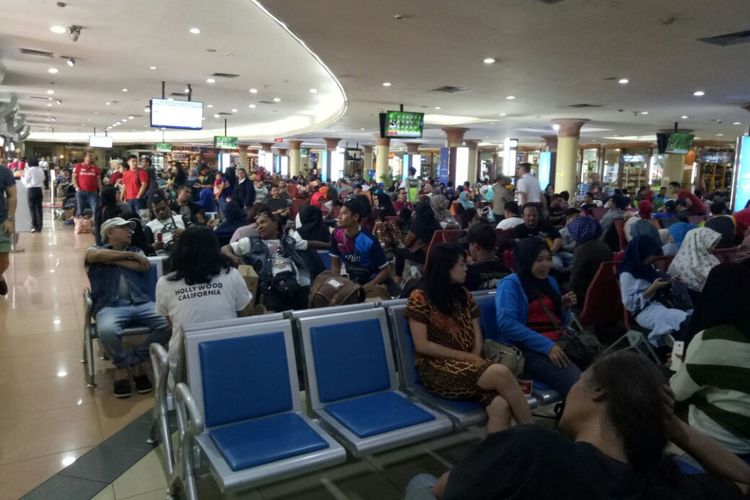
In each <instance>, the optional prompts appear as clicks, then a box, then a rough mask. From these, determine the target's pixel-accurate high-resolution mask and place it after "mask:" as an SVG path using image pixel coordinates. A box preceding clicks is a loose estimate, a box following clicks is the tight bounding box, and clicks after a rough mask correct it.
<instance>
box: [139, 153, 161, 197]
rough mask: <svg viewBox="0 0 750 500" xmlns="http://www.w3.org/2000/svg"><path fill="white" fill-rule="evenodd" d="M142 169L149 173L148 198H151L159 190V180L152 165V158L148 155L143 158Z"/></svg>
mask: <svg viewBox="0 0 750 500" xmlns="http://www.w3.org/2000/svg"><path fill="white" fill-rule="evenodd" d="M141 169H142V170H143V171H144V172H146V174H147V175H148V186H147V187H146V199H147V200H150V199H151V197H152V196H153V195H154V193H156V192H157V191H158V190H159V182H158V181H157V180H156V169H155V168H154V167H153V165H151V158H149V157H148V156H144V157H143V158H141Z"/></svg>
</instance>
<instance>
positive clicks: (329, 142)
mask: <svg viewBox="0 0 750 500" xmlns="http://www.w3.org/2000/svg"><path fill="white" fill-rule="evenodd" d="M323 140H324V141H326V149H327V150H328V151H336V148H337V147H338V146H339V142H341V139H337V138H335V137H325V138H324V139H323Z"/></svg>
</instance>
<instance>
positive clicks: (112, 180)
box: [109, 170, 122, 186]
mask: <svg viewBox="0 0 750 500" xmlns="http://www.w3.org/2000/svg"><path fill="white" fill-rule="evenodd" d="M120 179H122V172H120V171H119V170H118V171H117V172H112V175H110V176H109V184H110V185H112V186H114V185H116V184H117V181H119V180H120Z"/></svg>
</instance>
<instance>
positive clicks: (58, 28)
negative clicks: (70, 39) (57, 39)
mask: <svg viewBox="0 0 750 500" xmlns="http://www.w3.org/2000/svg"><path fill="white" fill-rule="evenodd" d="M49 30H50V31H51V32H52V33H57V34H58V35H62V34H63V33H67V32H68V29H67V28H66V27H65V26H52V27H50V29H49Z"/></svg>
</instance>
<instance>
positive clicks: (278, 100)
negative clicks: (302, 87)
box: [273, 97, 281, 102]
mask: <svg viewBox="0 0 750 500" xmlns="http://www.w3.org/2000/svg"><path fill="white" fill-rule="evenodd" d="M273 102H281V97H274V98H273Z"/></svg>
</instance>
